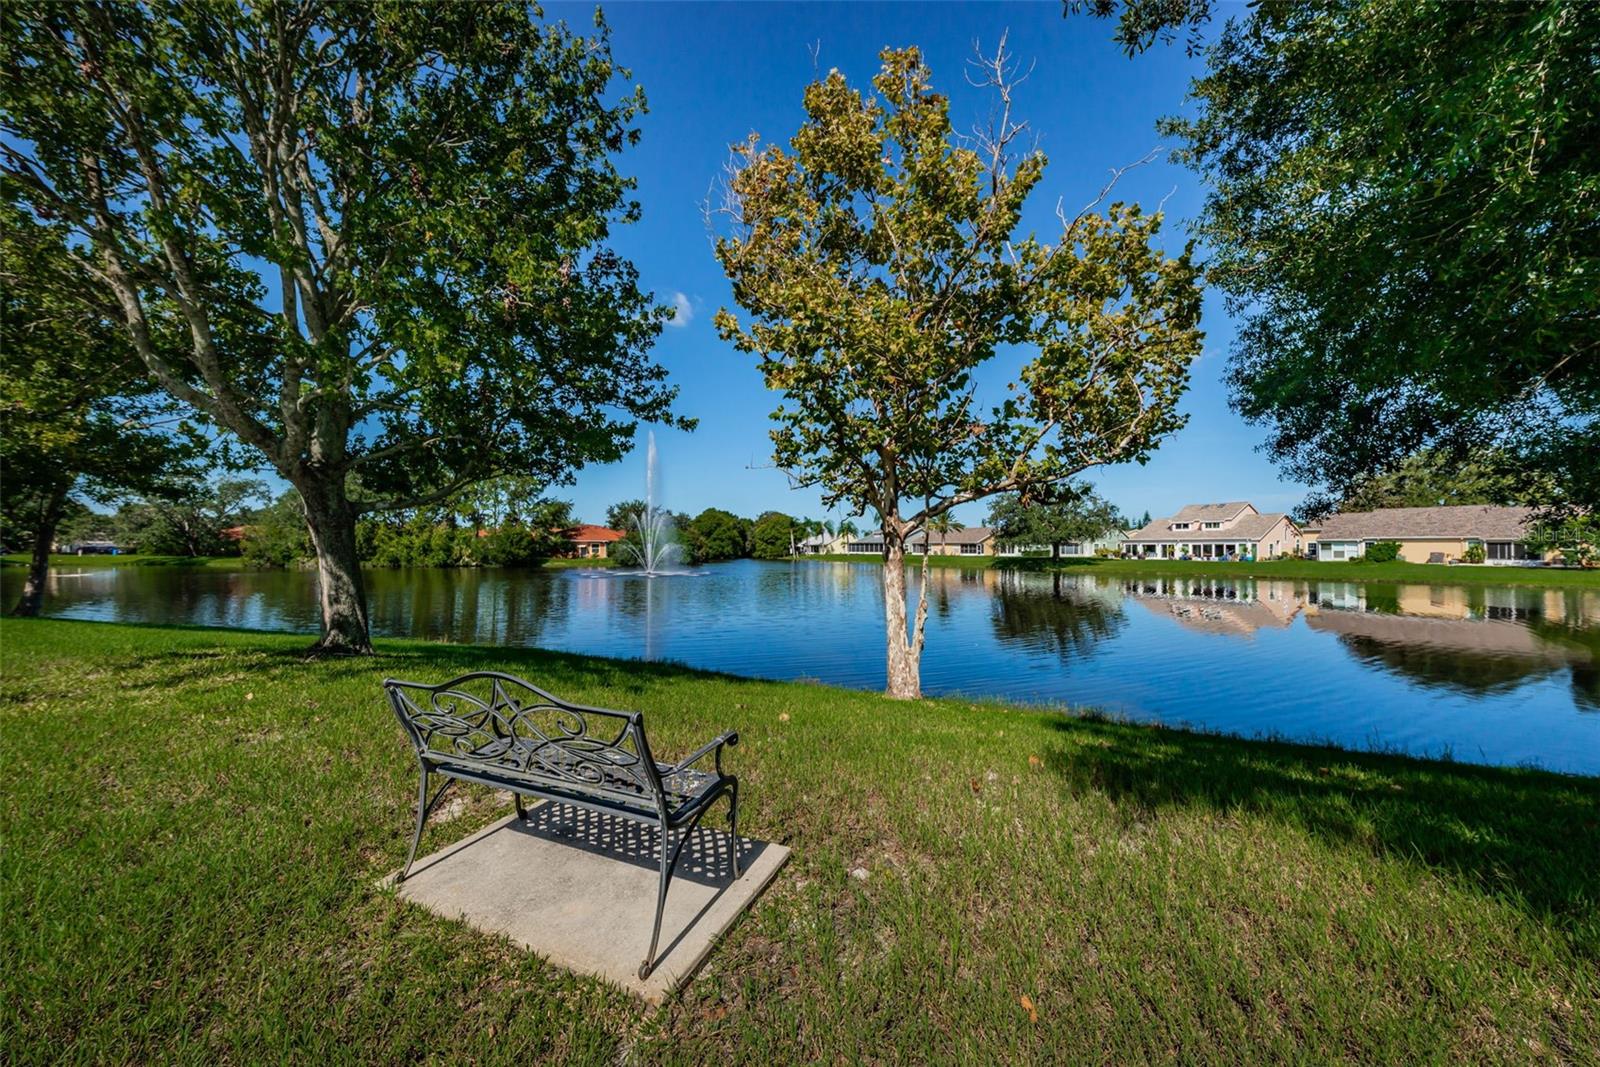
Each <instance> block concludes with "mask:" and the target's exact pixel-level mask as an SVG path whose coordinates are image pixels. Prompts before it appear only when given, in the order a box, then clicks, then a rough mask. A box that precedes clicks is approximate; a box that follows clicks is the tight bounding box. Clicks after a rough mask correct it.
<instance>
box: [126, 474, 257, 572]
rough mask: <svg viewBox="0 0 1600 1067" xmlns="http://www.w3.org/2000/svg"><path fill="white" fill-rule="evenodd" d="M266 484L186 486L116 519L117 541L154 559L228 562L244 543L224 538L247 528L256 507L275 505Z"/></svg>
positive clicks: (129, 507)
mask: <svg viewBox="0 0 1600 1067" xmlns="http://www.w3.org/2000/svg"><path fill="white" fill-rule="evenodd" d="M271 499H272V498H271V496H270V494H269V493H268V491H267V486H266V484H265V483H264V482H261V481H258V480H256V479H253V478H221V479H218V480H216V481H213V482H195V483H192V484H190V485H187V486H183V487H181V488H179V489H178V490H177V491H175V492H174V493H173V494H172V495H171V496H169V497H166V498H163V497H150V498H146V499H142V500H137V501H134V502H132V503H130V504H126V505H124V506H123V507H121V508H119V509H118V510H117V513H116V514H115V515H114V516H112V517H111V520H110V525H111V527H112V530H113V531H114V532H113V533H112V538H113V540H115V541H116V542H117V543H118V544H121V545H130V546H132V547H133V548H134V550H135V551H136V552H140V553H143V554H146V555H153V556H226V555H233V554H236V553H238V552H239V551H240V547H239V542H238V541H235V540H232V539H230V538H228V537H225V536H224V535H223V531H224V530H226V529H229V528H230V527H234V526H239V525H243V524H244V523H245V521H246V519H247V517H248V516H249V515H250V513H251V511H252V504H253V503H256V502H260V503H263V504H264V503H269V502H270V501H271Z"/></svg>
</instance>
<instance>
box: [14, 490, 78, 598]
mask: <svg viewBox="0 0 1600 1067" xmlns="http://www.w3.org/2000/svg"><path fill="white" fill-rule="evenodd" d="M70 488H71V486H70V485H63V486H61V487H60V488H59V489H55V490H53V491H52V492H51V493H50V495H49V496H48V497H46V498H45V500H44V503H43V504H42V505H41V507H40V509H39V519H38V522H37V523H35V524H34V528H33V559H32V560H31V561H30V562H29V564H28V580H27V581H25V582H23V583H22V597H21V599H19V600H18V601H17V604H16V607H14V608H12V609H11V614H13V615H15V616H17V617H18V618H33V617H34V616H35V615H38V614H39V605H40V603H41V602H42V601H43V600H44V583H45V582H46V581H47V580H48V579H49V577H50V546H51V545H52V544H53V543H54V542H55V539H56V526H57V524H59V523H60V522H61V510H62V508H64V507H65V506H66V503H67V490H68V489H70Z"/></svg>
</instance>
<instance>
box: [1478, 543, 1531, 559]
mask: <svg viewBox="0 0 1600 1067" xmlns="http://www.w3.org/2000/svg"><path fill="white" fill-rule="evenodd" d="M1485 548H1486V549H1487V551H1488V558H1489V559H1498V560H1514V559H1533V558H1535V557H1534V554H1533V553H1532V552H1529V551H1528V547H1527V546H1526V545H1524V544H1523V543H1522V542H1520V541H1490V542H1489V543H1488V544H1487V545H1486V546H1485Z"/></svg>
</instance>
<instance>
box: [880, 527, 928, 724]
mask: <svg viewBox="0 0 1600 1067" xmlns="http://www.w3.org/2000/svg"><path fill="white" fill-rule="evenodd" d="M922 579H923V582H922V588H921V589H919V590H918V592H917V616H916V622H915V632H914V633H911V634H908V633H907V627H906V556H905V542H904V541H903V540H902V539H901V537H900V535H898V534H895V533H891V532H890V531H888V530H885V531H884V535H883V615H884V627H885V629H886V631H887V636H888V643H889V684H888V687H887V688H886V689H885V692H886V693H887V694H888V695H889V696H891V697H894V698H895V699H897V700H917V699H919V698H921V696H922V635H923V626H924V625H925V623H926V622H927V616H928V586H927V579H928V559H927V555H926V554H924V555H923V559H922Z"/></svg>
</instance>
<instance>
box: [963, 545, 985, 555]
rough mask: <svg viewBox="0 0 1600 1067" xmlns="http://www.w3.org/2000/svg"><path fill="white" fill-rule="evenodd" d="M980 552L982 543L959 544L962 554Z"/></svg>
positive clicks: (977, 553) (976, 553)
mask: <svg viewBox="0 0 1600 1067" xmlns="http://www.w3.org/2000/svg"><path fill="white" fill-rule="evenodd" d="M982 552H983V546H982V545H970V544H968V545H962V546H961V554H962V555H963V556H976V555H979V554H981V553H982Z"/></svg>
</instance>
